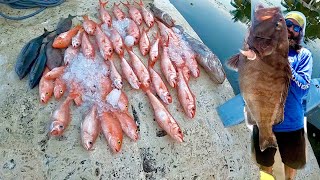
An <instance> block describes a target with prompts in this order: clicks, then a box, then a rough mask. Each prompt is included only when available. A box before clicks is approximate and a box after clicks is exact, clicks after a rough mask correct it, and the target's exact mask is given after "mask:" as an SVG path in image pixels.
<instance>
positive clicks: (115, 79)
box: [108, 60, 123, 89]
mask: <svg viewBox="0 0 320 180" xmlns="http://www.w3.org/2000/svg"><path fill="white" fill-rule="evenodd" d="M108 62H109V63H110V79H111V81H112V84H113V86H114V87H115V88H117V89H121V88H122V85H123V83H122V78H121V76H120V74H119V72H118V70H117V69H116V67H115V65H114V62H113V60H109V61H108Z"/></svg>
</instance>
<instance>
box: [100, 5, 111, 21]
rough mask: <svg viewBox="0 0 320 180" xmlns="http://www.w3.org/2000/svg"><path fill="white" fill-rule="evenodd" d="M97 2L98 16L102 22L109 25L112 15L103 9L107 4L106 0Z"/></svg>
mask: <svg viewBox="0 0 320 180" xmlns="http://www.w3.org/2000/svg"><path fill="white" fill-rule="evenodd" d="M99 4H100V8H99V12H100V18H101V20H102V22H104V23H105V24H107V25H108V26H109V27H111V24H112V17H111V16H110V14H109V13H108V11H107V10H106V9H105V8H106V5H107V4H108V1H106V2H102V0H99Z"/></svg>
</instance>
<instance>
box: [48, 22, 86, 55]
mask: <svg viewBox="0 0 320 180" xmlns="http://www.w3.org/2000/svg"><path fill="white" fill-rule="evenodd" d="M80 28H81V26H80V25H77V26H76V27H74V28H72V29H70V30H69V31H67V32H64V33H61V34H59V35H58V36H57V37H56V38H55V39H54V41H53V44H52V47H54V48H59V49H63V48H67V47H68V46H69V45H70V44H71V41H72V37H74V36H75V35H76V34H77V33H78V31H79V29H80Z"/></svg>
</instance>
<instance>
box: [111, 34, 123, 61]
mask: <svg viewBox="0 0 320 180" xmlns="http://www.w3.org/2000/svg"><path fill="white" fill-rule="evenodd" d="M110 40H111V42H112V45H113V48H114V51H115V52H116V53H117V54H118V55H119V56H120V57H122V56H123V53H124V48H123V46H124V43H123V40H122V37H121V35H120V34H119V32H118V31H117V30H116V29H115V28H112V29H111V36H110Z"/></svg>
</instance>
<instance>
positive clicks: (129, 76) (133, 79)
mask: <svg viewBox="0 0 320 180" xmlns="http://www.w3.org/2000/svg"><path fill="white" fill-rule="evenodd" d="M121 69H122V74H123V75H124V77H125V78H126V80H127V81H128V82H129V84H130V85H131V87H132V88H133V89H139V88H140V84H141V83H140V81H139V79H138V77H137V76H136V74H135V73H134V72H133V70H132V68H131V66H130V65H129V63H128V62H127V60H125V59H124V57H121Z"/></svg>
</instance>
